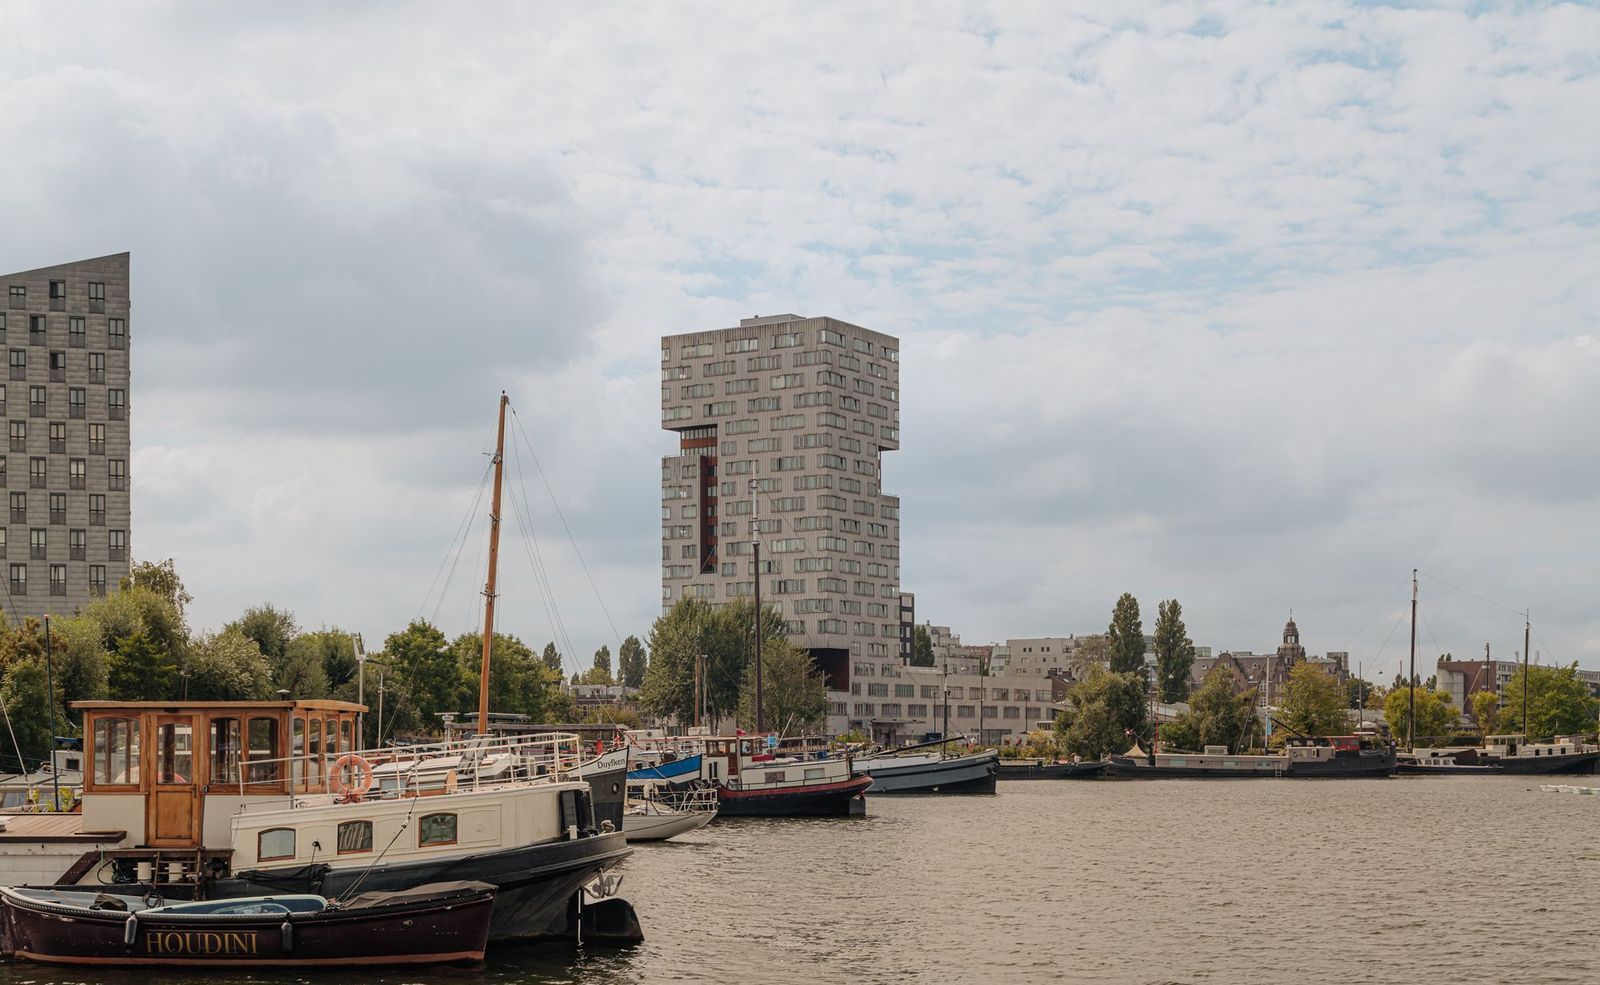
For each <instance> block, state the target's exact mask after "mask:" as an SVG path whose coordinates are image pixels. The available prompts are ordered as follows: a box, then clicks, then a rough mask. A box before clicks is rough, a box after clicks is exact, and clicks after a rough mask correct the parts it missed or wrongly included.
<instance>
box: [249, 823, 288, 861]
mask: <svg viewBox="0 0 1600 985" xmlns="http://www.w3.org/2000/svg"><path fill="white" fill-rule="evenodd" d="M280 858H294V829H293V828H268V829H267V830H265V831H263V832H261V833H260V834H259V835H256V861H258V862H270V861H272V860H274V859H280Z"/></svg>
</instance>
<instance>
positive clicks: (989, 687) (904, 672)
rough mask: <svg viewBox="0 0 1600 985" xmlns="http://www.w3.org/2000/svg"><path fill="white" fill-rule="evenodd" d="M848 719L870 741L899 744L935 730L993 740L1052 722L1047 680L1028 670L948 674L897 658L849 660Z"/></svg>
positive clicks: (931, 734) (1011, 738) (1053, 712)
mask: <svg viewBox="0 0 1600 985" xmlns="http://www.w3.org/2000/svg"><path fill="white" fill-rule="evenodd" d="M850 678H851V679H850V693H849V695H848V699H847V701H848V704H847V716H846V722H845V724H846V726H847V728H848V730H850V731H857V732H861V733H862V734H864V735H866V736H868V737H869V738H871V739H872V740H873V741H875V742H880V743H883V744H885V745H903V744H905V743H907V742H917V741H921V740H923V739H926V738H929V737H936V736H939V735H965V736H970V737H971V738H974V739H976V738H979V737H980V736H981V737H982V741H983V742H985V743H988V744H991V745H1000V744H1001V743H1003V742H1006V741H1014V740H1016V739H1018V738H1020V737H1021V736H1023V735H1025V734H1027V733H1028V732H1029V731H1031V730H1033V729H1037V728H1050V727H1052V726H1053V725H1054V722H1055V715H1056V710H1057V709H1055V708H1054V707H1052V700H1053V694H1052V689H1051V682H1050V681H1047V680H1041V679H1038V678H1032V677H1017V676H1012V675H1005V676H998V677H995V676H981V675H979V674H977V673H955V672H951V673H945V672H944V671H943V668H941V667H939V666H937V665H936V666H933V667H911V666H907V665H905V664H902V663H900V662H899V661H898V660H891V661H885V660H878V661H873V660H856V661H853V662H852V666H851V675H850Z"/></svg>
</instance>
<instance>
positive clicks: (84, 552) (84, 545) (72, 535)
mask: <svg viewBox="0 0 1600 985" xmlns="http://www.w3.org/2000/svg"><path fill="white" fill-rule="evenodd" d="M67 558H68V560H72V561H87V560H88V559H89V531H87V530H69V531H67Z"/></svg>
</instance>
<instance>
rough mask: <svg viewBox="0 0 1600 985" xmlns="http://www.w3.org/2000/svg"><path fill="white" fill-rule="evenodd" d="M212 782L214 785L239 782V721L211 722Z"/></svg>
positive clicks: (232, 719) (213, 720)
mask: <svg viewBox="0 0 1600 985" xmlns="http://www.w3.org/2000/svg"><path fill="white" fill-rule="evenodd" d="M210 746H211V781H212V782H213V783H238V782H239V753H240V747H239V720H238V719H237V718H213V719H212V720H211V743H210Z"/></svg>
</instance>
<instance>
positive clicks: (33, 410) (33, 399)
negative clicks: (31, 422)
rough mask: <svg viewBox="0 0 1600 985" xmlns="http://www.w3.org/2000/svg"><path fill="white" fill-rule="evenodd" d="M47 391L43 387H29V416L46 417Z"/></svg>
mask: <svg viewBox="0 0 1600 985" xmlns="http://www.w3.org/2000/svg"><path fill="white" fill-rule="evenodd" d="M45 401H46V397H45V389H44V387H42V386H30V387H28V416H29V417H44V416H45V408H46V406H47V405H46V402H45Z"/></svg>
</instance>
